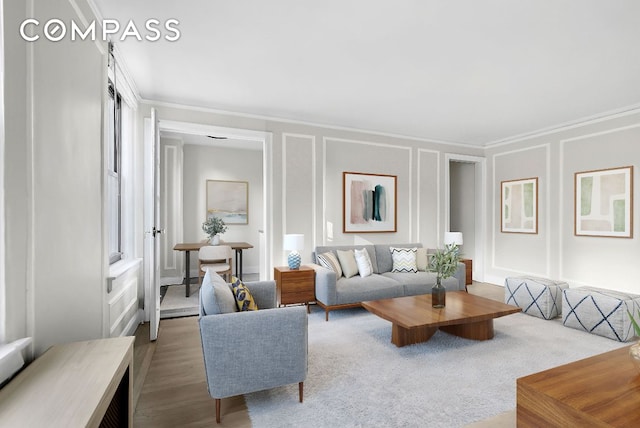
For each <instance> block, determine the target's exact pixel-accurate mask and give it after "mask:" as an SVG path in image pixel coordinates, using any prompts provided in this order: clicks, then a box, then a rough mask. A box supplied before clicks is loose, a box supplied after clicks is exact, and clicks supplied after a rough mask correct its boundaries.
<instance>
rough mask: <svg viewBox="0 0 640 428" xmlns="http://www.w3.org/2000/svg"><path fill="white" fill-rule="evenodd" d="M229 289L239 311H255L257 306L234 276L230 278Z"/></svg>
mask: <svg viewBox="0 0 640 428" xmlns="http://www.w3.org/2000/svg"><path fill="white" fill-rule="evenodd" d="M231 288H232V289H233V294H234V295H235V297H236V303H237V305H238V309H239V310H240V311H257V310H258V305H257V304H256V302H255V301H254V300H253V296H252V295H251V292H250V291H249V289H248V288H247V287H245V285H244V284H243V283H242V281H240V279H238V278H236V277H235V276H234V277H232V278H231Z"/></svg>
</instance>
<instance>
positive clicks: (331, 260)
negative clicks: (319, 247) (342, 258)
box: [318, 253, 342, 278]
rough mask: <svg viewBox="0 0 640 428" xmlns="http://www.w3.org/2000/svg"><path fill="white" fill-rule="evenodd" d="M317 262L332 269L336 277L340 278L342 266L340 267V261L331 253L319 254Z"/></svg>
mask: <svg viewBox="0 0 640 428" xmlns="http://www.w3.org/2000/svg"><path fill="white" fill-rule="evenodd" d="M318 264H320V266H323V267H326V268H327V269H331V270H332V271H334V272H335V273H336V278H340V277H341V276H342V268H341V267H340V262H339V261H338V259H337V258H336V256H335V255H334V254H333V253H322V254H319V255H318Z"/></svg>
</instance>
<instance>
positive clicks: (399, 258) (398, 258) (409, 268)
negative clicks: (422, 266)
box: [389, 247, 418, 273]
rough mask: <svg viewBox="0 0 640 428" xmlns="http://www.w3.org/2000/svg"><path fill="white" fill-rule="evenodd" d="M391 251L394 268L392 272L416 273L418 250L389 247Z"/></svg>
mask: <svg viewBox="0 0 640 428" xmlns="http://www.w3.org/2000/svg"><path fill="white" fill-rule="evenodd" d="M389 250H390V251H391V259H392V260H393V268H392V269H391V272H399V273H402V272H404V273H416V272H418V267H417V266H416V251H417V248H396V247H389Z"/></svg>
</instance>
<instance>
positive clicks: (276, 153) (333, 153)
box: [141, 103, 483, 273]
mask: <svg viewBox="0 0 640 428" xmlns="http://www.w3.org/2000/svg"><path fill="white" fill-rule="evenodd" d="M151 106H153V107H155V108H156V109H157V111H158V117H159V118H160V120H171V121H180V122H191V123H199V124H206V125H214V126H222V127H229V128H240V129H249V130H255V131H265V132H270V133H271V134H272V136H273V150H272V154H271V157H270V158H269V159H268V160H269V161H270V162H271V163H272V166H273V168H272V170H273V174H272V177H270V180H271V182H270V183H267V185H269V186H272V189H273V198H272V201H269V202H270V203H271V204H272V206H273V216H272V218H273V225H272V234H273V235H272V238H273V256H272V260H271V261H269V263H270V266H269V267H268V270H269V271H271V273H272V270H273V269H272V268H273V266H281V265H286V253H285V251H283V250H282V236H283V234H285V233H303V234H304V235H305V249H304V251H303V252H301V254H302V256H303V262H309V261H311V252H312V251H313V249H314V247H315V246H316V245H322V244H325V243H329V242H333V243H335V244H350V243H354V242H356V243H363V242H376V243H377V242H396V243H403V242H415V241H419V242H422V243H423V244H424V245H426V246H429V247H436V246H438V245H442V235H443V233H444V224H445V223H444V213H445V211H446V209H445V206H444V200H443V198H444V193H443V192H442V191H441V187H442V186H443V183H444V182H445V180H444V176H443V174H444V162H445V154H447V153H455V154H460V155H469V156H481V155H482V153H483V150H482V149H480V148H470V147H463V146H458V145H443V144H437V143H431V142H426V141H417V140H410V139H405V138H400V137H395V136H387V135H377V134H370V133H366V132H357V131H349V130H342V129H333V128H326V127H320V126H312V125H305V124H298V123H288V122H281V121H275V120H268V119H259V118H255V117H244V116H238V115H227V114H220V113H218V112H212V111H207V110H204V109H196V108H193V109H190V108H186V107H181V106H175V105H170V104H165V103H147V104H143V105H142V107H141V115H142V116H144V117H148V116H149V111H150V108H151ZM186 147H187V146H185V154H184V165H185V183H184V186H185V187H184V189H185V193H184V197H185V212H184V221H185V235H184V239H185V241H188V240H189V239H195V240H200V239H203V238H204V235H203V234H202V232H200V229H199V227H200V223H202V221H203V219H202V216H203V214H202V213H203V212H204V201H202V202H200V203H201V204H202V209H200V208H195V209H196V212H195V213H193V212H192V213H189V212H188V211H187V210H188V208H187V207H188V205H189V203H187V189H189V191H194V190H193V189H194V187H192V186H190V185H188V184H187V165H191V161H190V160H189V159H188V155H187V152H186ZM202 158H203V156H198V159H199V161H202ZM344 171H352V172H364V173H378V174H392V175H397V176H398V231H397V232H396V233H360V234H344V233H342V172H344ZM193 173H194V174H195V172H193ZM197 174H199V177H198V178H197V179H194V180H195V181H194V183H195V185H196V187H195V189H198V188H199V187H201V188H200V189H199V190H196V191H197V192H198V195H203V196H202V197H204V182H205V180H206V178H214V177H210V176H209V177H206V174H201V173H200V172H198V173H197ZM234 177H238V178H234V179H242V178H241V177H242V175H237V174H236V175H235V176H234ZM190 180H191V178H190ZM253 188H255V186H253ZM198 210H200V211H198ZM327 222H331V223H332V224H333V237H332V241H330V239H331V237H330V236H329V235H328V231H327V226H326V225H327ZM188 225H190V226H189V227H192V228H193V232H190V233H189V234H188V232H187V227H188ZM223 238H224V239H226V240H228V241H231V240H235V239H231V236H224V237H223ZM243 240H244V239H243ZM249 242H252V243H253V241H249ZM255 242H258V241H255ZM252 252H253V253H255V254H252ZM257 253H258V251H257V249H254V250H250V251H247V252H246V253H245V255H246V256H249V255H250V254H251V256H254V255H255V256H257ZM252 263H253V262H247V261H246V259H245V265H250V264H252Z"/></svg>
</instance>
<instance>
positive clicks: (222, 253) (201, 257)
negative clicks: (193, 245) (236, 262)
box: [198, 245, 233, 284]
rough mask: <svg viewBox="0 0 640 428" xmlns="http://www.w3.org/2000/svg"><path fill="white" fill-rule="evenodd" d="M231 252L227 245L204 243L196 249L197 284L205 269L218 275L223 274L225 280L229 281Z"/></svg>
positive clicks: (199, 282)
mask: <svg viewBox="0 0 640 428" xmlns="http://www.w3.org/2000/svg"><path fill="white" fill-rule="evenodd" d="M232 258H233V252H232V250H231V247H230V246H228V245H205V246H204V247H202V248H200V250H198V284H202V278H203V277H204V274H205V273H206V272H207V270H212V271H214V272H216V273H217V274H218V275H221V276H222V275H224V276H225V279H226V280H227V282H229V281H231V259H232Z"/></svg>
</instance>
